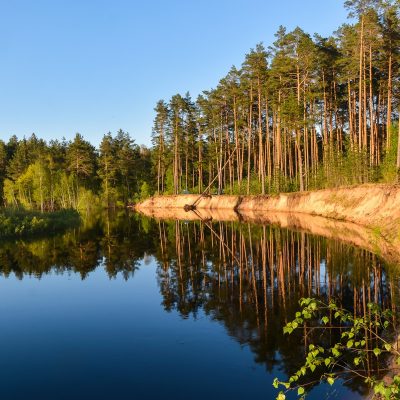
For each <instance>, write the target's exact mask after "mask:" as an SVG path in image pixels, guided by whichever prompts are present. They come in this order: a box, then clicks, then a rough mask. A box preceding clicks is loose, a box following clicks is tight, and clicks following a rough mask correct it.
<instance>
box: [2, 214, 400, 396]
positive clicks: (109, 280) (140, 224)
mask: <svg viewBox="0 0 400 400" xmlns="http://www.w3.org/2000/svg"><path fill="white" fill-rule="evenodd" d="M305 218H306V217H305ZM338 236H340V235H338ZM398 288H399V275H398V273H397V269H396V266H393V265H388V264H386V263H385V261H384V260H383V259H381V258H380V257H379V256H378V255H376V254H374V253H371V252H369V251H368V250H364V249H362V248H357V247H353V246H352V245H349V244H346V243H344V242H341V241H340V240H339V238H337V239H333V238H330V239H327V238H323V237H319V236H314V235H311V234H309V233H305V232H303V231H301V230H289V229H282V228H279V227H276V226H274V225H268V224H266V225H263V224H249V223H243V222H211V221H161V220H155V219H151V218H147V217H141V216H139V215H137V214H129V215H127V214H124V213H121V214H119V215H117V214H112V215H110V214H109V215H105V216H102V217H98V218H87V219H86V220H85V221H84V223H83V224H82V226H81V227H80V228H79V229H74V230H71V231H68V232H66V233H65V234H63V235H59V236H56V237H52V238H46V237H42V238H36V239H35V240H25V241H17V242H3V243H1V244H0V307H1V311H0V326H1V329H0V343H2V345H1V347H0V348H1V357H0V371H1V375H0V382H1V398H2V399H6V400H17V399H24V400H26V399H41V400H46V399H49V400H50V399H52V400H53V399H58V400H61V399H96V400H100V399H124V400H125V399H207V400H212V399H256V398H263V399H273V398H275V396H276V395H277V391H276V389H274V388H273V386H272V381H273V379H274V378H275V377H278V378H280V379H284V378H285V377H287V376H288V374H291V373H293V372H294V371H296V369H297V368H298V367H299V366H300V365H301V364H302V362H303V358H304V351H305V350H304V348H305V346H306V345H307V343H306V342H307V340H310V338H313V339H316V340H317V341H318V337H317V336H315V334H314V333H312V332H310V335H309V336H307V338H308V339H305V338H304V332H303V330H301V331H300V330H299V332H296V333H294V334H292V335H290V336H288V335H283V333H282V328H283V326H284V325H285V324H286V322H288V321H290V320H291V319H292V318H293V316H294V314H295V312H296V311H297V309H298V301H299V299H300V298H301V297H311V296H312V297H317V298H320V299H325V300H327V299H330V298H335V299H337V300H338V301H340V302H341V304H343V305H344V306H345V307H346V308H348V309H350V310H354V311H355V312H357V313H362V312H363V311H364V308H365V302H366V301H375V302H377V303H379V304H381V305H382V306H383V307H385V308H392V309H394V308H395V307H396V305H397V304H398V296H399V294H398ZM321 340H325V339H321ZM330 340H331V341H333V340H334V338H330ZM325 345H326V343H325ZM366 393H367V388H366V386H365V385H364V384H363V382H362V381H356V380H350V381H338V382H337V383H335V384H334V385H333V386H332V387H331V386H329V385H327V384H320V385H317V384H316V385H315V386H314V387H312V389H311V390H310V393H309V396H308V398H309V399H318V400H321V399H325V398H337V399H346V398H348V399H358V398H363V396H365V394H366ZM295 397H296V396H293V398H295ZM288 398H292V397H290V395H289V396H288Z"/></svg>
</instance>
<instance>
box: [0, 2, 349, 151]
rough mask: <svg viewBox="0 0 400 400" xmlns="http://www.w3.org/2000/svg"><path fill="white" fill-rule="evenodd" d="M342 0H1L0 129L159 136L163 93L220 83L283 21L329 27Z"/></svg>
mask: <svg viewBox="0 0 400 400" xmlns="http://www.w3.org/2000/svg"><path fill="white" fill-rule="evenodd" d="M346 15H347V13H346V10H344V8H343V2H342V1H341V0H302V1H300V0H280V1H278V0H147V1H146V0H141V1H138V0H112V1H111V0H108V1H105V0H0V54H1V57H0V110H1V111H0V138H1V139H3V140H7V139H8V138H9V136H11V135H12V134H16V135H17V136H18V137H23V136H24V135H26V136H29V135H30V134H31V133H32V132H35V133H36V134H37V135H38V136H39V137H43V138H45V139H50V138H58V139H61V138H62V137H63V136H64V137H66V138H67V139H70V138H72V137H73V136H74V134H75V133H76V132H80V133H82V134H83V135H84V136H85V138H86V139H88V140H90V141H91V142H92V143H93V144H95V145H98V143H99V142H100V140H101V137H102V136H103V134H104V133H107V132H108V131H112V132H116V131H117V130H118V129H119V128H122V129H124V130H126V131H128V132H129V133H130V134H131V135H132V136H133V137H134V139H135V140H136V142H137V143H139V144H141V143H143V144H146V145H149V144H150V134H151V127H152V122H153V118H154V112H153V108H154V105H155V103H156V101H157V100H159V99H166V100H168V99H169V98H170V97H171V96H172V95H173V94H175V93H178V92H180V93H185V92H186V91H190V93H191V94H192V96H193V97H196V96H197V94H199V93H200V92H201V91H203V90H206V89H210V88H212V87H215V86H216V85H217V83H218V81H219V79H220V78H222V77H223V76H224V75H225V74H226V73H227V72H228V70H229V68H230V67H231V66H232V65H237V66H240V64H241V63H242V61H243V58H244V54H245V53H246V52H248V50H249V49H250V48H251V47H254V46H255V45H256V44H257V43H258V42H264V44H265V45H266V46H268V45H270V44H271V43H272V42H273V41H274V33H275V32H276V31H277V29H278V27H279V25H284V26H286V27H287V28H288V29H293V28H294V27H296V26H300V27H301V28H303V29H304V30H305V31H307V32H309V33H314V32H318V33H320V34H322V35H326V36H327V35H329V34H331V33H332V32H333V31H334V30H336V29H337V27H338V26H339V25H340V24H342V23H343V22H345V21H346Z"/></svg>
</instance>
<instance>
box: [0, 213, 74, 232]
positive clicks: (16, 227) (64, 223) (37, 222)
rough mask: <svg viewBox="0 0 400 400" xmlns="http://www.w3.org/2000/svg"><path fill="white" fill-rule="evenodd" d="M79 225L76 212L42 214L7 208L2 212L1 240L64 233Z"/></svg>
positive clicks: (0, 215) (0, 221)
mask: <svg viewBox="0 0 400 400" xmlns="http://www.w3.org/2000/svg"><path fill="white" fill-rule="evenodd" d="M79 224H80V216H79V213H78V212H77V211H75V210H61V211H54V212H45V213H41V212H38V211H28V210H21V209H7V208H6V209H1V210H0V239H2V238H13V237H27V236H33V235H43V234H51V233H55V232H62V231H65V230H66V229H68V228H72V227H74V226H78V225H79Z"/></svg>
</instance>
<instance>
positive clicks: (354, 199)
mask: <svg viewBox="0 0 400 400" xmlns="http://www.w3.org/2000/svg"><path fill="white" fill-rule="evenodd" d="M196 199H198V195H175V196H155V197H152V198H150V199H147V200H145V201H144V202H142V203H139V204H138V205H137V206H136V209H137V210H139V211H142V212H144V211H145V210H147V211H150V210H153V211H154V210H157V209H163V210H164V212H165V213H170V214H174V212H173V209H181V210H183V207H184V206H185V205H186V204H193V203H194V202H195V201H196ZM197 209H198V210H199V211H201V212H203V210H213V211H217V212H218V214H220V217H221V218H220V219H231V218H234V217H233V216H232V215H233V214H232V211H237V212H239V214H241V215H247V216H248V217H249V218H250V216H251V214H254V215H253V219H257V218H262V217H266V216H267V215H268V214H270V213H271V212H273V213H275V212H284V213H293V214H309V215H314V216H320V217H325V218H332V219H335V220H342V221H348V222H354V223H356V224H359V225H362V226H366V227H369V228H370V229H372V230H373V231H374V233H375V235H376V236H377V237H378V236H383V237H384V238H385V239H386V240H387V241H389V242H390V243H392V245H394V246H400V186H389V185H377V184H371V185H360V186H354V187H344V188H338V189H326V190H318V191H313V192H302V193H298V192H297V193H282V194H279V195H273V196H228V195H223V196H209V197H203V198H201V200H200V201H199V202H198V203H197ZM171 212H172V213H171ZM227 213H228V214H229V215H230V216H231V218H224V217H223V215H224V214H227ZM146 214H149V213H148V212H146ZM300 219H302V218H300Z"/></svg>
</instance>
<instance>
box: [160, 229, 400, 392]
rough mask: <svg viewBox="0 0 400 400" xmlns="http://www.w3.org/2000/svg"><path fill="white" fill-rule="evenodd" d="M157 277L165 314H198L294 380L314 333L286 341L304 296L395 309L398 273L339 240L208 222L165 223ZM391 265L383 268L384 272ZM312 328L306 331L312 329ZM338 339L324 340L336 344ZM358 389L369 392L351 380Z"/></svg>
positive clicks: (356, 307)
mask: <svg viewBox="0 0 400 400" xmlns="http://www.w3.org/2000/svg"><path fill="white" fill-rule="evenodd" d="M159 237H160V246H159V251H160V254H158V255H157V259H158V260H159V268H158V279H159V285H160V290H161V293H162V295H163V299H164V307H165V309H166V310H173V309H176V310H177V311H178V312H179V313H180V314H181V315H182V317H184V318H187V317H188V316H189V315H190V314H192V315H193V316H196V315H197V314H198V312H199V309H202V310H204V312H205V313H206V314H207V315H209V316H210V317H211V318H212V319H214V320H216V321H219V322H220V323H222V324H223V325H224V326H225V328H226V330H227V332H228V333H229V335H231V336H232V337H233V338H235V339H236V340H237V341H238V342H239V343H240V344H247V345H249V346H250V348H251V349H252V351H253V353H254V355H255V361H256V362H258V363H264V364H265V366H266V368H267V370H268V371H270V372H271V371H272V368H273V367H275V366H276V365H277V364H278V355H279V360H280V361H279V365H280V367H281V368H282V369H283V371H284V372H285V373H286V374H288V375H290V374H292V373H293V372H294V371H295V370H296V368H297V367H298V366H299V365H301V364H302V362H303V357H304V350H305V348H307V347H308V341H310V340H311V339H312V338H313V337H315V336H313V335H316V334H318V335H319V334H320V333H316V332H313V331H311V329H310V331H309V332H306V331H304V332H298V334H297V335H296V334H294V335H290V336H283V334H282V327H283V326H284V325H285V324H286V323H287V322H288V321H289V320H290V319H292V318H293V316H294V314H295V312H296V311H297V309H298V301H299V299H300V298H301V297H317V298H320V299H324V300H326V301H329V300H330V299H333V298H334V299H335V300H336V301H339V302H340V303H341V304H342V306H343V307H345V308H346V309H349V310H352V311H354V314H357V315H365V314H366V313H368V312H369V310H368V308H367V304H368V302H375V303H379V304H380V305H381V306H382V307H384V308H393V309H394V308H395V305H396V304H397V298H398V278H397V275H396V273H395V270H394V269H393V268H390V267H389V266H387V265H386V266H385V265H384V263H383V261H382V260H381V259H380V258H379V257H378V256H376V255H375V254H372V253H370V252H368V251H366V250H363V249H360V248H356V247H352V246H350V245H346V244H344V243H342V242H340V241H338V240H332V239H324V238H321V237H317V236H312V235H310V234H307V233H304V232H296V231H291V230H287V229H280V228H276V227H274V226H271V225H269V226H255V225H250V224H240V223H234V222H232V223H214V224H211V223H210V222H207V221H200V222H181V221H175V222H174V223H173V224H171V223H165V222H160V223H159ZM384 267H385V268H384ZM306 329H307V328H306ZM335 335H336V336H337V334H334V333H332V334H329V335H328V336H326V335H324V336H323V337H322V336H321V341H322V342H323V341H327V342H326V343H321V345H324V344H325V345H326V346H328V345H332V344H333V343H335V340H337V337H336V336H335ZM350 384H351V385H352V386H353V388H354V389H356V390H358V391H359V392H361V393H364V391H366V390H367V388H366V387H365V385H363V384H362V382H356V381H352V382H351V383H350Z"/></svg>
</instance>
